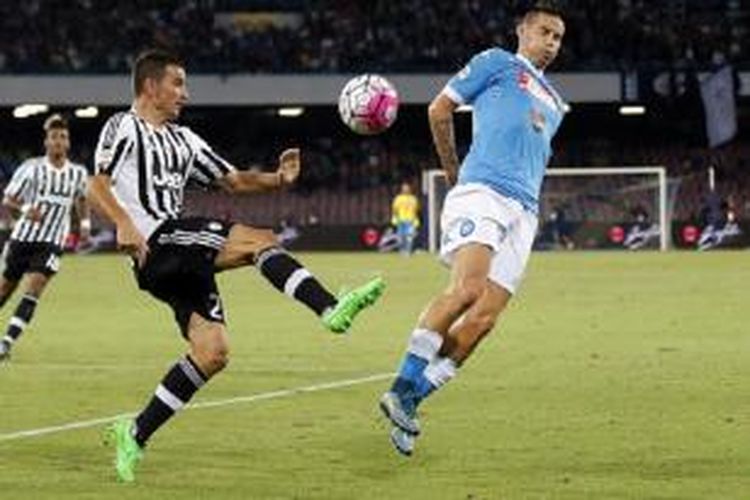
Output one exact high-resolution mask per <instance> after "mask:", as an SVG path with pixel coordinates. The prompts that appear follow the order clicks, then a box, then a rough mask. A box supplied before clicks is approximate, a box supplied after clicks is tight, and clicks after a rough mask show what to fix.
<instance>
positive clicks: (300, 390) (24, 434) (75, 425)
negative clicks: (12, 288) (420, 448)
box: [0, 372, 393, 443]
mask: <svg viewBox="0 0 750 500" xmlns="http://www.w3.org/2000/svg"><path fill="white" fill-rule="evenodd" d="M392 376H393V373H391V372H389V373H378V374H375V375H369V376H367V377H362V378H353V379H348V380H339V381H335V382H326V383H322V384H315V385H308V386H302V387H293V388H291V389H281V390H278V391H271V392H261V393H260V394H251V395H249V396H238V397H234V398H228V399H217V400H216V401H204V402H199V403H194V404H189V405H188V406H186V407H185V408H184V410H200V409H203V408H217V407H220V406H230V405H236V404H241V403H254V402H257V401H265V400H267V399H279V398H286V397H289V396H296V395H298V394H306V393H310V392H321V391H328V390H331V389H341V388H344V387H351V386H354V385H361V384H367V383H370V382H377V381H380V380H385V379H386V378H390V377H392ZM133 416H135V413H120V414H118V415H113V416H111V417H102V418H95V419H91V420H80V421H77V422H69V423H67V424H60V425H53V426H50V427H39V428H36V429H27V430H23V431H16V432H10V433H7V434H0V443H1V442H4V441H14V440H18V439H24V438H31V437H38V436H45V435H47V434H56V433H59V432H66V431H72V430H77V429H87V428H89V427H96V426H98V425H104V424H108V423H110V422H114V421H116V420H118V419H119V418H122V417H133Z"/></svg>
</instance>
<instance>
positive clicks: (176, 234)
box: [89, 51, 385, 481]
mask: <svg viewBox="0 0 750 500" xmlns="http://www.w3.org/2000/svg"><path fill="white" fill-rule="evenodd" d="M133 87H134V89H133V90H134V94H135V99H134V101H133V106H132V108H131V109H130V110H129V111H127V112H124V113H118V114H116V115H114V116H113V117H111V118H110V119H109V121H108V122H107V124H106V125H105V127H104V129H103V130H102V133H101V135H100V138H99V143H98V145H97V149H96V155H95V170H96V174H95V175H94V177H93V178H92V179H91V181H90V189H89V194H90V199H91V203H92V204H93V206H94V207H95V208H98V209H99V210H100V211H101V212H102V214H103V215H105V216H106V217H108V218H109V219H110V220H111V221H112V222H114V223H115V225H116V227H117V242H118V246H119V247H120V248H121V249H123V250H125V251H127V252H128V253H129V254H130V255H131V256H132V257H133V261H134V262H133V263H134V272H135V276H136V279H137V281H138V285H139V287H140V288H141V289H143V290H146V291H148V292H149V293H151V294H152V295H153V296H154V297H155V298H157V299H159V300H161V301H162V302H165V303H166V304H168V305H169V306H170V307H171V308H172V310H173V311H174V315H175V320H176V321H177V324H178V325H179V327H180V330H181V332H182V335H183V336H184V337H185V339H186V340H187V341H188V343H189V349H188V353H187V354H186V355H185V356H183V357H181V358H180V359H179V360H178V361H177V363H176V364H175V365H174V366H173V367H172V368H171V369H170V370H169V371H168V372H167V374H166V375H165V376H164V378H163V379H162V381H161V383H160V384H159V385H158V387H157V389H156V391H155V393H154V395H153V397H152V398H151V400H150V401H149V403H148V404H147V405H146V407H145V408H144V409H143V410H142V411H141V412H140V414H138V416H137V417H136V418H135V420H134V421H133V420H129V419H121V420H120V421H118V422H117V423H116V424H115V425H114V426H112V428H111V434H112V438H113V442H114V444H115V446H116V449H117V455H116V461H115V466H116V472H117V474H118V477H119V478H120V479H121V480H123V481H133V480H134V471H135V467H136V465H137V464H138V462H139V461H140V459H141V457H142V453H143V449H144V447H145V445H146V442H147V441H148V439H149V438H150V437H151V435H152V434H153V433H154V432H155V431H156V430H157V429H158V428H160V427H161V426H162V425H163V424H164V423H166V422H167V421H168V420H169V418H171V417H172V416H173V415H174V414H175V412H176V411H177V410H179V409H180V408H182V407H183V406H184V405H185V404H186V403H187V402H188V401H189V400H190V399H191V398H192V396H193V395H194V394H195V392H196V391H197V390H198V389H199V388H200V387H201V386H203V385H204V384H205V383H206V382H207V381H208V380H209V379H210V378H211V377H212V376H213V375H215V374H216V373H218V372H219V371H221V370H222V369H223V368H224V367H225V366H226V364H227V362H228V352H229V345H228V336H227V332H226V329H225V326H224V313H223V310H222V304H221V298H220V296H219V291H218V288H217V286H216V281H215V278H214V275H215V274H216V273H217V272H220V271H223V270H227V269H234V268H239V267H244V266H249V265H255V266H256V267H257V268H258V270H259V271H260V273H261V274H262V275H263V276H264V277H265V278H266V279H267V280H268V281H269V282H270V283H271V284H272V285H273V286H274V287H275V288H277V289H278V290H280V291H282V292H284V293H285V294H287V295H289V296H290V297H292V298H293V299H295V300H297V301H299V302H301V303H302V304H304V305H306V306H307V307H309V308H310V309H311V310H312V311H313V312H315V313H316V314H317V315H318V316H319V317H320V318H321V320H322V322H323V324H324V325H325V326H326V327H327V328H328V329H330V330H332V331H334V332H336V333H343V332H345V331H346V330H347V329H348V328H349V327H350V326H351V323H352V321H353V320H354V317H355V316H356V315H357V314H358V313H359V312H360V311H361V310H362V309H363V308H365V307H367V306H369V305H370V304H372V303H374V302H375V300H376V299H377V298H378V297H379V296H380V294H381V293H382V291H383V288H384V286H385V284H384V282H383V280H382V279H380V278H376V279H373V280H371V281H369V282H368V283H366V284H365V285H363V286H361V287H359V288H356V289H354V290H352V291H351V292H349V293H348V294H345V295H343V296H341V297H338V298H336V297H334V296H333V294H331V293H330V292H329V291H328V290H327V289H326V288H325V287H324V286H323V285H322V284H321V283H320V282H319V281H318V280H317V279H316V278H315V277H314V276H313V275H312V273H310V271H308V270H307V269H306V268H305V267H304V266H302V265H301V264H300V263H299V262H298V261H297V260H295V259H294V258H293V257H292V256H291V255H289V254H288V253H286V252H285V251H284V250H283V249H282V248H281V247H280V246H279V244H278V241H277V239H276V236H275V235H274V233H273V232H272V231H270V230H263V229H257V228H253V227H250V226H246V225H243V224H238V223H234V222H231V221H226V220H219V219H209V218H203V217H189V218H183V217H181V212H182V202H183V192H184V189H185V186H186V183H187V182H188V180H190V179H192V180H194V181H197V182H199V183H202V184H206V185H208V184H215V185H218V187H220V188H221V189H223V190H224V191H226V192H228V193H232V194H236V193H251V192H258V191H267V190H274V189H281V188H283V187H285V186H287V185H289V184H291V183H293V182H294V181H295V180H296V179H297V177H298V176H299V173H300V168H301V160H300V151H299V150H298V149H287V150H285V151H284V152H282V153H281V155H280V156H279V164H278V167H277V169H276V171H275V172H272V173H263V172H259V171H256V170H238V169H236V168H235V167H234V166H232V165H231V164H230V163H229V162H227V161H226V160H225V159H223V158H221V157H220V156H219V155H217V154H216V153H215V152H214V151H213V150H212V149H211V147H210V146H209V145H208V144H207V143H206V142H205V141H204V140H203V139H201V138H200V137H199V136H198V135H197V134H195V133H194V132H193V131H191V130H190V129H189V128H187V127H183V126H179V125H176V124H175V123H173V120H175V119H176V118H177V117H178V116H179V113H180V111H181V109H182V107H183V106H184V105H185V104H186V103H187V98H188V94H187V87H186V74H185V69H184V65H183V64H182V63H181V62H180V60H179V59H177V58H175V57H173V56H171V55H170V54H167V53H164V52H162V51H148V52H146V53H144V54H141V55H140V56H139V57H138V58H137V60H136V62H135V66H134V68H133Z"/></svg>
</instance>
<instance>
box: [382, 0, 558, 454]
mask: <svg viewBox="0 0 750 500" xmlns="http://www.w3.org/2000/svg"><path fill="white" fill-rule="evenodd" d="M516 33H517V34H518V39H519V45H518V52H517V53H516V54H511V53H509V52H506V51H504V50H502V49H499V48H493V49H490V50H486V51H484V52H482V53H480V54H478V55H476V56H475V57H474V58H473V59H472V60H471V61H470V62H469V64H468V65H467V66H466V67H465V68H463V70H461V71H460V72H459V73H458V74H457V75H456V76H454V77H453V78H452V79H451V80H450V81H449V82H448V84H447V85H446V87H445V88H444V89H443V91H442V92H441V93H440V94H439V95H438V96H437V97H436V98H435V100H434V101H433V102H432V103H431V104H430V108H429V117H430V127H431V129H432V135H433V139H434V142H435V147H436V149H437V152H438V155H439V157H440V162H441V164H442V167H443V169H444V170H445V173H446V175H447V178H448V181H449V183H451V184H455V185H454V186H453V187H452V188H451V190H450V191H449V193H448V196H447V197H446V200H445V204H444V207H443V213H442V217H441V221H440V224H441V230H442V235H443V236H442V241H441V249H440V255H441V259H442V260H443V261H444V262H445V263H446V264H448V265H449V266H450V267H451V269H452V273H451V281H450V285H449V286H448V288H447V289H446V290H444V291H443V292H442V293H440V294H439V295H438V296H436V297H435V298H434V299H433V300H432V302H430V303H429V305H428V306H427V308H426V309H425V310H424V312H423V313H422V315H421V316H420V318H419V321H418V323H417V326H416V328H415V329H414V331H413V332H412V334H411V337H410V339H409V343H408V347H407V352H406V356H405V357H404V359H403V361H402V363H401V368H400V370H399V373H398V376H397V377H396V379H395V381H394V382H393V385H392V386H391V388H390V390H389V391H388V392H386V393H385V394H384V395H383V397H382V398H381V399H380V408H381V410H382V411H383V413H384V414H385V415H386V417H387V418H388V419H389V421H390V423H391V424H392V425H393V427H392V429H391V434H390V436H391V442H392V443H393V445H394V446H395V447H396V449H397V450H398V451H399V452H400V453H402V454H404V455H411V453H412V452H413V450H414V443H415V437H416V436H417V435H418V434H419V432H420V426H419V422H418V420H417V415H416V410H417V407H418V405H419V404H420V403H421V402H422V401H423V400H424V399H425V398H426V397H427V396H429V395H430V394H431V393H432V392H434V391H435V390H436V389H438V388H440V387H441V386H442V385H444V384H445V383H446V382H448V381H449V380H451V379H452V378H453V377H455V376H456V373H457V370H458V368H459V367H460V366H461V365H462V364H463V363H464V362H465V361H466V359H467V358H468V357H469V356H470V355H471V353H472V352H473V351H474V349H475V348H476V346H477V345H478V344H479V342H480V341H481V340H482V338H483V337H484V336H485V335H487V334H488V333H489V332H490V331H491V330H492V328H493V327H494V325H495V322H496V320H497V318H498V316H499V315H500V313H501V312H502V311H503V309H505V307H506V305H507V304H508V301H509V300H510V298H511V297H512V295H513V294H514V293H515V292H516V290H517V288H518V286H519V284H520V282H521V279H522V277H523V272H524V269H525V267H526V262H527V260H528V257H529V254H530V252H531V245H532V242H533V240H534V235H535V232H536V228H537V212H538V202H539V201H538V200H539V191H540V189H541V185H542V179H543V177H544V170H545V168H546V166H547V162H548V160H549V158H550V154H551V147H550V142H551V140H552V138H553V136H554V135H555V132H557V129H558V127H559V126H560V123H561V121H562V119H563V115H564V114H565V112H566V110H567V105H566V104H565V102H564V101H563V100H562V98H561V97H560V96H559V94H558V93H557V92H556V91H555V89H554V88H553V87H552V85H551V84H550V82H549V81H548V80H547V78H546V77H545V76H544V69H545V68H546V67H547V66H548V65H549V64H550V63H551V62H552V61H553V60H554V59H555V57H556V56H557V53H558V51H559V50H560V44H561V42H562V38H563V35H564V33H565V24H564V22H563V20H562V16H561V13H560V11H559V10H558V9H557V7H556V6H555V5H554V4H553V3H552V2H549V1H545V2H542V1H538V2H536V3H535V4H534V6H533V7H532V8H531V9H530V10H529V11H528V12H527V13H526V14H525V15H524V17H523V18H522V19H521V20H520V21H519V23H518V26H517V28H516ZM462 104H470V105H472V106H473V111H474V132H473V138H472V144H471V148H470V150H469V153H468V154H467V156H466V157H465V158H464V161H463V163H462V164H461V168H460V171H459V168H458V167H459V162H458V157H457V154H456V146H455V139H454V134H453V112H454V111H455V110H456V108H457V107H458V106H459V105H462Z"/></svg>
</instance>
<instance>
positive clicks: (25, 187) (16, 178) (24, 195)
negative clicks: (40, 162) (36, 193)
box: [3, 161, 34, 203]
mask: <svg viewBox="0 0 750 500" xmlns="http://www.w3.org/2000/svg"><path fill="white" fill-rule="evenodd" d="M33 177H34V164H33V163H32V162H30V161H25V162H23V163H22V164H21V165H19V167H18V168H17V169H16V171H15V172H13V177H12V178H11V180H10V182H9V183H8V185H7V186H6V187H5V192H4V193H3V194H4V195H5V196H7V197H10V198H15V199H17V200H20V201H21V202H23V203H27V202H28V201H29V200H31V197H32V188H33V186H32V184H33V182H34V179H33Z"/></svg>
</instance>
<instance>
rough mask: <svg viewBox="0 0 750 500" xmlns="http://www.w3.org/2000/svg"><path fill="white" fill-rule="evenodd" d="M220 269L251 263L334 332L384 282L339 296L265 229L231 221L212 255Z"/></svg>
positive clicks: (341, 328)
mask: <svg viewBox="0 0 750 500" xmlns="http://www.w3.org/2000/svg"><path fill="white" fill-rule="evenodd" d="M215 263H216V267H217V268H218V269H220V270H224V269H233V268H236V267H242V266H247V265H252V264H254V265H255V266H256V267H257V268H258V270H259V271H260V273H261V274H262V275H263V277H265V278H266V279H267V280H268V281H269V282H270V283H271V284H272V285H273V286H274V287H275V288H276V289H277V290H279V291H280V292H283V293H284V294H286V295H288V296H289V297H291V298H293V299H295V300H297V301H299V302H301V303H303V304H304V305H306V306H307V307H308V308H310V309H311V310H312V311H313V312H314V313H315V314H317V315H318V316H319V317H320V318H321V319H322V321H323V324H324V325H325V326H326V327H327V328H329V329H330V330H332V331H333V332H336V333H343V332H346V331H347V330H348V329H349V327H350V326H351V324H352V322H353V321H354V318H355V317H356V316H357V314H359V312H360V311H361V310H362V309H364V308H365V307H367V306H369V305H371V304H373V303H374V302H375V301H376V300H377V299H378V298H379V297H380V295H381V294H382V292H383V289H384V288H385V283H384V282H383V280H382V279H380V278H376V279H374V280H371V281H370V282H368V283H366V284H365V285H363V286H361V287H359V288H357V289H354V290H352V291H351V292H349V293H348V294H345V295H343V296H341V297H339V298H336V297H335V296H334V295H333V294H332V293H331V292H329V291H328V290H327V289H326V288H325V287H324V286H323V285H322V284H321V283H320V281H319V280H318V279H317V278H316V277H315V276H314V275H313V274H312V273H311V272H310V271H309V270H308V269H307V268H305V267H304V266H303V265H302V264H301V263H300V262H298V261H297V260H296V259H295V258H294V257H293V256H292V255H291V254H289V253H288V252H287V251H286V250H284V249H283V248H281V247H280V246H279V244H278V241H277V239H276V235H275V234H274V233H273V232H272V231H269V230H265V229H256V228H252V227H249V226H245V225H242V224H235V225H234V226H232V229H231V230H230V232H229V236H228V238H227V241H226V243H225V245H224V248H223V249H222V250H221V252H219V254H218V255H217V257H216V261H215Z"/></svg>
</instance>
